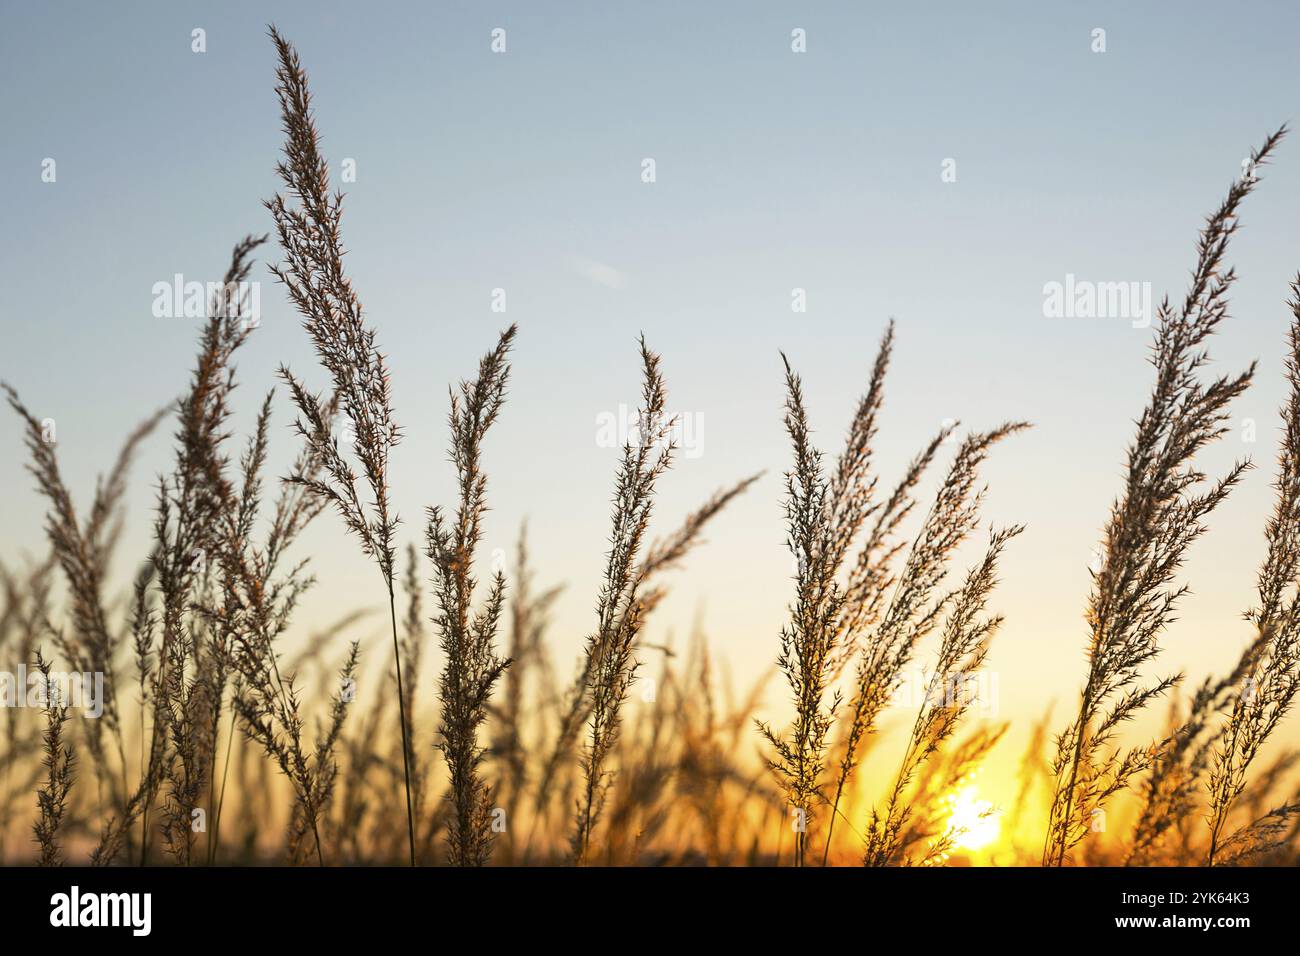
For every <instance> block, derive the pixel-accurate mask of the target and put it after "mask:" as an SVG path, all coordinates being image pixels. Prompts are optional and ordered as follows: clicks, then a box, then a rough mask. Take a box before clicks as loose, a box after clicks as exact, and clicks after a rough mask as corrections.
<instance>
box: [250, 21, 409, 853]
mask: <svg viewBox="0 0 1300 956" xmlns="http://www.w3.org/2000/svg"><path fill="white" fill-rule="evenodd" d="M271 38H272V40H273V41H274V43H275V47H276V51H277V53H278V55H279V59H280V63H279V66H278V67H277V69H276V77H277V79H278V83H277V85H276V93H277V95H278V96H279V98H280V112H281V116H282V119H283V124H284V133H285V137H286V139H285V145H284V159H283V160H282V161H281V162H280V163H279V164H278V165H277V167H276V171H277V172H278V173H279V175H280V178H281V180H282V181H283V182H284V185H285V189H286V190H287V192H288V194H289V196H290V197H291V200H290V201H286V199H285V196H284V195H277V196H276V197H275V198H274V199H272V200H270V201H269V202H267V204H266V206H267V208H268V209H269V210H270V212H271V216H272V217H273V218H274V220H275V226H276V232H277V234H278V236H279V239H280V247H281V249H282V250H283V252H284V256H285V262H284V264H283V265H280V266H276V267H275V268H274V270H273V271H274V272H275V275H276V277H277V278H278V279H279V280H280V282H281V283H283V285H284V287H285V289H286V290H287V291H288V293H289V298H290V299H291V300H292V301H293V303H294V305H295V306H296V307H297V309H298V311H299V313H301V315H302V318H303V326H304V328H306V330H307V333H308V334H309V335H310V336H311V340H312V343H313V345H315V347H316V354H317V356H318V357H319V358H320V361H321V364H322V365H323V366H324V367H325V369H326V370H327V371H328V372H329V373H330V376H331V378H332V379H333V383H334V388H335V391H336V394H337V397H338V401H339V404H340V407H341V408H342V410H343V413H344V414H345V415H346V416H347V420H348V423H349V425H350V428H351V431H352V440H351V443H350V444H351V452H352V454H353V457H354V458H355V459H356V461H357V462H358V463H359V464H360V466H361V471H362V473H363V474H364V478H365V482H366V486H367V488H368V489H369V500H368V501H364V502H363V501H362V499H361V498H360V496H359V495H358V493H357V482H358V476H357V474H356V473H355V472H354V471H353V469H352V466H351V464H349V462H348V459H347V458H346V457H345V455H344V453H343V452H342V451H341V450H340V447H339V441H338V438H337V437H336V436H335V435H334V433H333V430H332V428H331V427H330V423H329V421H328V418H327V415H326V414H325V410H324V408H323V405H322V403H321V401H320V399H319V398H317V397H316V396H314V395H312V394H311V392H309V391H308V390H307V388H306V387H305V386H304V385H303V384H302V383H301V382H299V381H298V380H297V379H296V378H294V377H293V375H292V374H291V373H290V372H289V370H288V369H286V368H282V369H281V375H282V376H283V378H284V380H285V381H286V382H287V383H288V384H289V387H290V389H291V390H292V392H293V398H294V402H295V403H296V404H297V406H298V410H299V412H300V414H301V417H300V418H299V419H298V422H297V430H298V432H299V434H300V435H301V436H302V437H303V438H304V439H305V440H306V442H307V443H308V444H309V445H310V447H311V449H312V456H313V459H314V460H317V461H319V462H321V463H322V466H323V468H322V471H321V472H320V473H318V474H313V475H304V474H295V475H292V476H290V480H291V481H295V482H299V483H301V484H303V485H304V486H305V487H307V488H308V489H309V490H310V491H311V492H312V493H313V494H314V495H316V496H317V497H319V498H320V499H321V500H322V501H326V502H329V503H330V504H332V505H333V506H334V507H335V508H336V509H337V510H338V512H339V514H340V515H342V517H343V520H344V522H345V524H346V525H347V527H348V529H349V530H350V531H352V533H353V534H355V535H356V536H357V539H358V540H359V541H360V543H361V548H362V550H363V552H364V553H365V554H366V556H367V557H370V558H372V559H374V560H375V562H376V563H377V564H378V566H379V571H380V573H381V574H382V575H383V579H384V585H385V586H386V587H387V589H388V605H389V616H390V618H391V623H392V636H393V668H394V671H395V673H396V678H397V699H398V704H399V708H400V710H401V714H400V721H401V727H402V733H403V735H405V734H406V728H407V725H408V720H407V717H406V712H405V711H406V692H405V688H404V687H403V683H402V654H401V647H400V645H399V641H398V636H397V606H396V597H395V594H394V565H395V543H394V542H395V535H396V529H397V523H398V519H397V515H396V514H395V513H394V512H393V510H392V508H391V506H390V504H389V489H388V480H389V479H388V459H389V454H390V452H391V450H392V448H393V447H394V446H395V445H396V444H397V442H398V440H399V437H400V435H399V431H398V427H397V424H396V423H395V422H394V421H393V409H392V402H391V398H390V396H389V383H388V369H387V365H386V363H385V361H384V357H383V355H382V354H381V353H380V352H379V350H378V348H377V346H376V345H375V330H374V329H373V328H371V327H369V326H367V325H366V322H365V317H364V315H363V314H362V309H361V301H360V299H358V298H357V294H356V292H355V291H354V290H353V288H352V283H351V281H350V280H349V279H348V277H347V275H346V273H345V271H344V268H343V253H344V250H343V240H342V235H341V233H340V226H341V223H342V217H343V195H342V194H341V193H336V194H334V195H331V194H330V192H329V166H328V164H327V163H326V162H325V159H324V157H323V156H321V154H320V134H319V133H318V132H317V130H316V124H315V119H314V117H313V115H312V107H311V92H310V90H309V89H308V85H307V74H306V72H305V71H304V70H303V67H302V62H301V61H300V60H299V58H298V53H297V51H296V50H295V49H294V48H293V45H292V44H290V43H289V42H288V41H287V40H285V39H284V38H283V37H282V36H281V35H280V33H279V32H278V31H277V30H276V29H275V28H274V27H272V28H271ZM291 201H296V206H292V205H290V202H291ZM409 752H410V741H409V740H406V739H404V740H403V741H402V761H403V775H404V783H405V795H406V822H407V838H408V846H409V858H410V864H411V866H415V810H414V806H413V803H412V793H411V768H410V762H409V759H408V754H409Z"/></svg>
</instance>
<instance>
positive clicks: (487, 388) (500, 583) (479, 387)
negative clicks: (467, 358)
mask: <svg viewBox="0 0 1300 956" xmlns="http://www.w3.org/2000/svg"><path fill="white" fill-rule="evenodd" d="M515 332H516V328H515V326H513V325H512V326H511V327H510V328H509V329H507V330H506V331H505V332H503V333H502V334H501V337H500V339H499V341H498V342H497V346H496V348H495V349H493V350H492V351H491V352H489V353H488V354H487V355H486V356H484V357H483V359H482V360H481V361H480V362H479V369H478V377H477V378H476V379H475V380H474V381H473V382H472V383H471V382H462V383H461V385H460V394H459V395H457V394H456V393H455V392H452V395H451V414H450V416H449V423H450V426H451V460H452V463H453V464H454V465H455V466H456V476H457V486H458V489H459V497H458V501H457V506H456V512H455V515H454V516H453V518H452V521H451V523H450V524H448V521H447V519H446V518H445V517H444V515H443V513H442V510H441V509H440V508H437V507H434V508H430V509H429V523H428V527H427V530H426V536H425V540H426V543H427V548H428V550H427V554H428V556H429V560H430V561H432V562H433V569H434V586H433V590H434V598H435V600H436V601H437V605H438V616H437V617H436V618H435V619H434V620H435V623H436V624H437V626H438V630H439V634H440V643H441V647H442V652H443V656H444V658H445V665H444V667H443V671H442V676H441V679H440V680H439V684H438V690H439V698H440V699H441V701H442V723H441V726H440V727H439V733H440V734H441V737H442V742H441V744H440V745H439V747H440V749H441V750H442V754H443V756H444V757H445V758H446V761H447V767H448V770H449V771H450V773H451V791H450V793H449V794H448V799H449V800H450V801H451V803H452V806H453V813H452V814H451V818H450V819H449V821H448V829H447V850H448V857H449V859H450V861H451V863H452V865H453V866H482V865H484V864H485V863H487V861H488V857H489V855H490V853H491V850H492V831H493V819H492V816H493V812H492V811H493V808H492V802H491V794H490V790H489V788H488V786H487V784H486V783H485V782H484V781H483V778H482V775H481V774H480V772H479V765H480V763H481V762H482V760H483V748H482V747H481V746H480V744H479V739H478V738H479V729H480V727H481V726H482V724H483V722H484V721H485V720H486V719H487V706H488V700H489V698H490V697H491V694H492V689H493V687H494V686H495V684H496V682H497V680H498V678H500V676H501V674H502V672H503V671H504V670H505V669H506V668H507V667H508V666H509V665H510V661H509V660H507V659H503V658H500V657H498V656H497V654H496V650H495V646H494V645H495V640H496V632H497V625H498V622H499V621H500V618H501V612H502V608H503V607H504V604H505V586H506V581H505V576H504V575H503V574H502V573H501V572H500V571H498V572H497V574H496V576H495V578H494V579H493V581H492V584H491V587H490V588H489V590H488V596H487V599H486V601H485V603H484V605H483V607H482V608H481V609H480V610H479V611H477V612H475V611H474V607H473V605H474V590H475V587H476V585H477V583H478V582H477V581H476V579H475V577H474V557H475V552H476V551H477V550H478V546H479V543H480V541H481V540H482V537H483V529H482V519H483V515H484V513H485V512H486V511H487V476H486V475H485V474H484V473H483V471H482V462H481V449H482V444H483V439H484V437H485V436H486V435H487V431H488V429H489V428H490V427H491V426H492V423H493V422H495V421H496V418H497V415H498V414H499V413H500V411H501V406H502V404H503V403H504V401H505V394H506V385H507V382H508V381H509V377H510V365H509V363H508V362H507V361H506V359H507V356H508V355H509V353H510V347H511V344H512V343H513V342H514V338H515Z"/></svg>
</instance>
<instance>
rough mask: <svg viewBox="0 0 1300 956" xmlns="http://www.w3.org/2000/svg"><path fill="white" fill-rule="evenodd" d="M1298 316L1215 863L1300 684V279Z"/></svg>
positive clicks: (1217, 794) (1213, 834)
mask: <svg viewBox="0 0 1300 956" xmlns="http://www.w3.org/2000/svg"><path fill="white" fill-rule="evenodd" d="M1291 290H1292V298H1291V301H1290V303H1289V305H1290V307H1291V313H1292V316H1293V320H1292V323H1291V328H1290V333H1289V345H1290V350H1289V354H1288V356H1287V364H1286V370H1287V379H1288V382H1289V383H1290V386H1291V390H1290V395H1289V397H1288V401H1287V404H1286V407H1285V408H1283V410H1282V422H1283V435H1282V448H1281V451H1280V453H1279V456H1278V462H1279V464H1278V476H1277V480H1276V488H1277V501H1276V504H1275V505H1274V510H1273V515H1272V517H1271V518H1270V519H1269V522H1268V526H1267V527H1266V528H1265V532H1264V534H1265V539H1266V540H1267V541H1268V554H1267V557H1266V559H1265V561H1264V566H1263V568H1262V569H1261V570H1260V574H1259V606H1258V607H1257V608H1255V609H1254V610H1252V611H1251V612H1250V613H1249V614H1248V615H1247V619H1248V620H1249V621H1250V622H1251V623H1252V624H1254V625H1255V627H1256V628H1258V629H1259V633H1260V634H1261V635H1262V640H1263V647H1262V648H1261V650H1260V653H1259V654H1257V655H1255V659H1253V660H1252V661H1251V665H1252V666H1251V667H1250V668H1249V671H1248V673H1247V674H1243V675H1242V677H1243V678H1244V680H1245V683H1244V686H1243V687H1241V688H1240V690H1241V692H1240V693H1239V694H1238V695H1237V696H1236V699H1235V701H1234V703H1233V707H1232V712H1231V715H1230V717H1229V718H1228V721H1227V723H1226V725H1225V727H1224V728H1223V732H1222V734H1221V735H1220V738H1219V741H1218V750H1217V753H1216V754H1215V760H1214V767H1213V770H1212V771H1211V773H1210V779H1209V784H1208V790H1209V798H1210V806H1209V824H1210V848H1209V851H1208V855H1207V858H1206V862H1207V863H1208V864H1209V865H1210V866H1213V865H1214V863H1215V856H1216V855H1217V853H1218V850H1219V844H1220V841H1221V840H1222V839H1223V829H1224V825H1225V823H1226V822H1227V819H1228V815H1229V813H1230V812H1231V810H1232V808H1233V806H1234V804H1235V803H1236V800H1237V798H1238V797H1240V796H1241V794H1242V791H1244V790H1245V789H1246V772H1247V770H1248V769H1249V768H1250V765H1251V763H1252V762H1253V761H1254V760H1255V757H1256V756H1257V755H1258V754H1259V751H1260V748H1261V747H1262V746H1263V745H1264V743H1265V742H1266V741H1267V740H1268V738H1269V737H1270V736H1271V735H1272V734H1273V732H1274V730H1276V728H1277V725H1278V723H1279V722H1280V721H1281V720H1282V718H1283V717H1284V716H1285V715H1286V713H1287V712H1288V711H1289V710H1290V709H1291V705H1292V703H1293V702H1294V700H1295V695H1296V691H1297V690H1298V689H1300V595H1298V594H1297V593H1296V580H1297V577H1298V576H1300V279H1297V280H1296V281H1295V282H1293V283H1292V285H1291Z"/></svg>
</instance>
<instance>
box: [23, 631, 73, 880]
mask: <svg viewBox="0 0 1300 956" xmlns="http://www.w3.org/2000/svg"><path fill="white" fill-rule="evenodd" d="M36 668H37V670H39V671H40V674H41V677H40V679H41V698H42V704H43V709H44V711H45V734H44V736H43V737H42V743H43V750H44V754H45V760H44V766H45V772H46V773H45V785H44V786H42V787H41V789H40V790H38V791H37V792H36V805H37V809H38V811H39V813H38V817H37V820H36V824H35V826H33V827H32V832H33V834H34V835H35V839H36V843H37V845H39V846H40V848H41V856H40V865H41V866H61V865H62V864H63V850H62V847H61V846H60V845H59V829H60V827H62V825H63V822H64V817H65V816H66V815H67V811H68V795H69V794H70V793H71V792H72V784H73V781H74V779H75V778H76V768H77V758H76V755H75V754H74V753H73V751H72V746H71V745H70V744H69V743H68V741H67V739H66V736H65V734H64V729H63V725H64V724H66V723H67V722H68V705H69V702H68V701H66V700H61V699H60V697H59V693H60V691H59V688H58V686H57V685H56V684H55V683H54V682H53V681H51V680H50V665H49V662H48V661H46V660H45V658H44V657H43V656H42V655H41V652H40V651H37V652H36Z"/></svg>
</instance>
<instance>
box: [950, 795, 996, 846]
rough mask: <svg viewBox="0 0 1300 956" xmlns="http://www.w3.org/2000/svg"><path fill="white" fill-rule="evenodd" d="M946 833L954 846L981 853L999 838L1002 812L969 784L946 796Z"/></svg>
mask: <svg viewBox="0 0 1300 956" xmlns="http://www.w3.org/2000/svg"><path fill="white" fill-rule="evenodd" d="M948 805H949V807H950V810H949V813H948V832H949V833H951V834H952V838H953V846H955V847H961V848H962V849H966V850H982V849H983V848H984V847H986V846H988V845H989V844H990V843H992V842H993V841H994V840H996V839H997V838H998V834H999V833H1000V832H1001V830H1002V811H1001V810H999V809H997V808H996V807H994V805H993V804H992V803H990V802H989V801H988V800H983V799H981V798H980V796H979V791H978V790H977V789H976V788H975V786H974V785H972V784H968V785H966V786H964V787H961V788H959V789H958V790H956V791H954V792H953V793H952V794H950V795H949V796H948Z"/></svg>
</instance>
